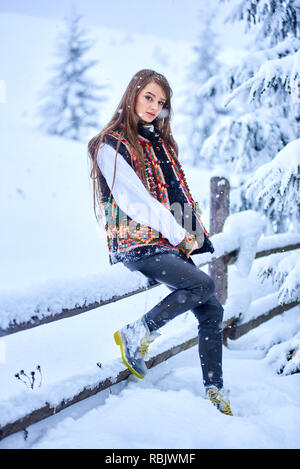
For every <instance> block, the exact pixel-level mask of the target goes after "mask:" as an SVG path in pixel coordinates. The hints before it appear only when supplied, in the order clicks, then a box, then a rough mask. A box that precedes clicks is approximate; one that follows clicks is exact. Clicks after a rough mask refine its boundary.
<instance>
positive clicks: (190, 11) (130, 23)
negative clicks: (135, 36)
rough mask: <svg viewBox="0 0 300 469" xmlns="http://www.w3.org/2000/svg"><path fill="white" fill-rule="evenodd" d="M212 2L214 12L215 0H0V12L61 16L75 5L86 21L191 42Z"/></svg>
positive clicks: (66, 14)
mask: <svg viewBox="0 0 300 469" xmlns="http://www.w3.org/2000/svg"><path fill="white" fill-rule="evenodd" d="M234 2H235V0H231V1H230V2H229V6H230V4H232V3H234ZM213 4H215V8H216V12H217V13H218V11H219V10H220V4H219V2H218V0H151V1H149V2H148V1H144V0H112V1H109V0H0V11H5V12H13V13H25V14H29V15H34V16H44V17H48V18H57V19H63V18H65V17H67V16H69V15H70V12H71V10H72V8H73V6H75V8H76V11H77V13H79V14H82V15H83V17H84V21H85V22H86V23H91V24H94V25H100V26H107V27H115V28H118V29H123V30H126V31H128V32H130V31H131V32H137V33H146V34H155V35H156V36H161V37H162V38H163V37H168V38H170V39H172V38H173V39H180V40H187V41H193V40H195V39H196V38H197V35H198V29H199V10H200V8H201V7H202V8H204V9H205V8H206V7H207V5H209V7H210V8H211V5H213ZM227 5H228V3H227ZM229 6H227V8H229ZM230 31H231V30H230V28H229V30H228V33H226V39H227V40H230V37H229V36H230Z"/></svg>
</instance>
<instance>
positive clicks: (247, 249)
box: [0, 178, 300, 440]
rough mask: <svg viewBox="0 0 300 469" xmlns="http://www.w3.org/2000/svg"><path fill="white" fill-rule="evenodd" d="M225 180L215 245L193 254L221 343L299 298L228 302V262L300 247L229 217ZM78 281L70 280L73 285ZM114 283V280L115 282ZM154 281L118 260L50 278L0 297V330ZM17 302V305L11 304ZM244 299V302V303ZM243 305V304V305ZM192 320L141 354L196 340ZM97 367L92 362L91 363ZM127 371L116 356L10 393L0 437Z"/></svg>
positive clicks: (218, 189)
mask: <svg viewBox="0 0 300 469" xmlns="http://www.w3.org/2000/svg"><path fill="white" fill-rule="evenodd" d="M228 212H229V184H228V181H227V180H226V179H225V178H212V180H211V220H210V226H211V233H216V234H214V235H213V236H212V242H213V244H214V247H215V252H214V253H213V254H210V253H206V254H202V255H195V256H193V260H194V262H195V263H196V265H198V266H199V267H203V266H205V265H207V264H208V266H209V271H210V275H211V276H212V277H213V278H214V281H215V284H216V295H217V296H218V298H219V299H220V301H221V303H222V304H223V305H224V310H225V316H224V323H223V340H224V343H226V341H227V340H228V338H230V339H236V338H238V337H240V336H241V335H243V334H245V333H246V332H248V331H249V330H250V329H252V328H253V327H257V326H258V325H259V324H261V323H262V322H264V321H266V320H268V319H270V318H272V317H274V316H275V315H277V314H280V313H282V312H283V311H286V310H288V309H290V308H293V307H294V306H296V305H298V304H299V300H298V297H297V298H296V299H295V301H287V302H285V303H284V304H279V301H278V297H277V295H276V293H271V294H269V295H267V296H266V297H263V298H260V299H258V300H256V301H254V302H253V303H251V305H247V307H246V308H244V309H245V311H243V304H241V302H240V301H239V302H238V306H237V305H236V304H234V302H233V303H230V302H227V301H226V300H227V268H228V265H230V264H232V263H235V266H236V267H237V269H238V271H239V273H240V274H241V276H242V277H245V278H247V275H248V274H249V271H250V269H251V266H252V264H253V261H254V259H257V258H260V257H263V256H269V255H270V254H275V253H281V252H286V251H290V250H296V249H299V248H300V235H298V234H297V233H286V234H279V235H273V236H269V237H264V236H262V229H263V226H262V221H261V217H260V215H259V214H257V213H256V212H254V211H252V210H248V211H245V212H240V213H236V214H233V215H230V216H228ZM76 283H77V284H76ZM114 285H116V287H114ZM157 285H159V283H157V282H152V283H149V281H148V280H147V279H146V277H144V276H143V275H142V274H140V273H139V272H135V273H132V272H129V271H128V270H127V269H125V268H124V267H123V266H120V265H116V266H113V267H112V269H111V276H108V275H107V272H106V273H105V276H101V275H99V277H97V278H96V277H93V278H88V279H86V280H85V281H82V280H79V281H78V282H72V285H71V284H69V285H66V284H64V285H62V286H60V287H58V286H57V285H54V286H53V287H52V288H50V287H49V288H48V291H45V290H44V291H41V290H40V291H37V292H35V294H33V293H32V292H31V295H28V296H27V297H26V295H25V294H24V295H23V296H22V297H21V296H20V297H19V298H16V296H15V297H14V299H13V300H11V299H9V298H4V297H2V298H0V304H1V308H0V327H1V329H0V336H4V335H7V334H12V333H14V332H18V331H21V330H25V329H29V328H32V327H35V326H39V325H41V324H45V323H48V322H51V321H56V320H59V319H63V318H66V317H70V316H74V315H77V314H81V313H84V312H86V311H89V310H92V309H94V308H98V307H100V306H103V305H106V304H108V303H111V302H115V301H118V300H121V299H123V298H125V297H128V296H131V295H135V294H137V293H139V292H142V291H145V290H147V289H149V288H153V287H155V286H157ZM19 304H21V305H22V310H21V309H18V305H19ZM244 306H245V305H244ZM249 306H250V307H249ZM194 334H195V331H194V325H192V327H191V325H190V324H188V323H187V325H186V330H182V331H181V333H180V335H177V336H176V337H165V338H163V339H162V340H158V341H157V343H156V344H155V345H154V347H153V348H152V352H151V353H150V355H149V359H148V361H147V367H148V368H151V367H153V366H155V365H157V364H159V363H161V362H163V361H165V360H167V359H168V358H170V357H172V356H174V355H175V354H177V353H179V352H181V351H183V350H186V349H188V348H190V347H192V346H194V345H196V344H197V341H198V337H195V336H194ZM96 368H97V367H96ZM129 374H130V373H129V371H128V370H127V369H124V366H123V365H122V364H121V363H120V361H119V360H113V361H111V362H110V363H108V364H104V365H103V366H102V367H101V368H97V369H95V370H93V371H91V372H90V373H84V374H82V375H78V376H75V377H72V382H70V380H69V379H65V380H63V381H60V382H59V383H56V384H55V385H51V386H46V387H45V388H41V389H39V390H37V392H35V393H30V394H26V395H24V394H23V393H22V394H21V395H18V396H15V397H13V398H11V399H7V400H5V401H2V402H1V403H0V440H1V439H3V438H5V437H6V436H8V435H10V434H12V433H15V432H17V431H20V430H25V429H26V428H27V427H28V426H29V425H32V424H33V423H36V422H38V421H40V420H42V419H45V418H47V417H49V416H51V415H54V414H56V413H57V412H59V411H61V410H63V409H65V408H67V407H69V406H70V405H73V404H75V403H76V402H79V401H81V400H83V399H86V398H87V397H90V396H92V395H94V394H96V393H98V392H99V391H103V390H105V389H108V388H110V387H111V386H112V385H114V384H117V383H119V382H121V381H123V380H125V379H127V378H128V376H129Z"/></svg>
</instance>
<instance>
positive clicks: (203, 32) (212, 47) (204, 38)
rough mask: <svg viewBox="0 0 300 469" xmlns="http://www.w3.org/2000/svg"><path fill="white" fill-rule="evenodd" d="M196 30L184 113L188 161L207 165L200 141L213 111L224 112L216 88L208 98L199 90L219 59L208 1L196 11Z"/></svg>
mask: <svg viewBox="0 0 300 469" xmlns="http://www.w3.org/2000/svg"><path fill="white" fill-rule="evenodd" d="M198 17H199V20H200V21H199V24H200V31H199V34H198V39H197V44H196V45H195V46H194V47H193V51H194V54H195V59H194V61H193V63H192V64H191V67H190V69H189V71H188V74H187V83H188V87H189V89H188V93H187V95H188V102H187V103H185V113H186V115H187V117H188V118H189V144H190V147H191V149H192V152H193V156H192V160H191V164H192V165H193V166H200V165H202V166H204V167H208V168H211V167H212V165H213V161H212V160H208V159H207V158H206V157H205V155H202V154H201V151H200V150H201V147H202V145H203V143H204V141H205V140H206V139H207V138H208V137H209V135H211V133H212V132H213V129H214V124H215V122H216V121H217V118H218V116H217V115H223V114H226V113H227V112H228V110H226V108H225V107H224V106H223V105H222V104H221V101H220V96H219V94H218V93H217V91H218V90H217V89H216V88H214V87H212V88H211V90H210V94H209V99H207V98H206V96H203V95H202V94H199V89H200V88H201V86H202V85H203V84H204V83H206V82H207V80H208V79H209V78H210V77H212V76H214V75H216V73H217V72H218V71H220V68H221V63H220V62H219V60H218V58H217V56H218V52H219V50H220V47H219V44H218V39H217V36H216V33H215V31H214V30H213V28H212V23H213V21H214V17H215V11H214V10H212V8H209V6H208V5H206V6H205V9H204V8H201V9H199V11H198Z"/></svg>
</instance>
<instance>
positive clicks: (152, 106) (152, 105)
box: [151, 101, 158, 112]
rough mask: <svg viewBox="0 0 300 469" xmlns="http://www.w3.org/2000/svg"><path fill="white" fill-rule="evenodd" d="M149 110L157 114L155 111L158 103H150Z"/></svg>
mask: <svg viewBox="0 0 300 469" xmlns="http://www.w3.org/2000/svg"><path fill="white" fill-rule="evenodd" d="M151 109H152V110H153V112H157V110H158V103H156V102H154V101H153V102H152V103H151Z"/></svg>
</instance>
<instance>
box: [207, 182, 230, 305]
mask: <svg viewBox="0 0 300 469" xmlns="http://www.w3.org/2000/svg"><path fill="white" fill-rule="evenodd" d="M229 195H230V184H229V181H228V180H227V179H226V178H225V177H219V176H214V177H212V178H211V179H210V229H209V232H210V235H211V236H212V235H214V234H216V233H220V232H221V231H222V230H223V226H224V223H225V220H226V218H227V217H228V215H229V212H230V201H229ZM209 275H210V276H211V277H212V279H213V280H214V282H215V285H216V293H215V295H216V297H217V298H218V300H219V301H220V303H221V304H222V305H224V304H225V302H226V299H227V290H228V283H227V258H226V257H221V258H220V259H216V260H215V261H212V262H210V263H209Z"/></svg>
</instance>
